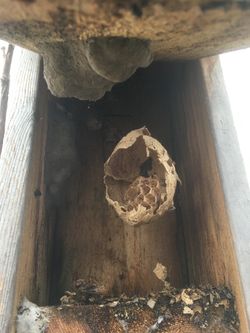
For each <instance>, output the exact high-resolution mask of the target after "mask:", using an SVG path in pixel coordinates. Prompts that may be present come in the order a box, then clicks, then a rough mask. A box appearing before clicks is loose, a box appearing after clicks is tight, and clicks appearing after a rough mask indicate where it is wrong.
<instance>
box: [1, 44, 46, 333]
mask: <svg viewBox="0 0 250 333" xmlns="http://www.w3.org/2000/svg"><path fill="white" fill-rule="evenodd" d="M39 66H40V58H39V56H38V55H36V54H34V53H32V52H28V51H25V50H22V49H20V48H15V51H14V55H13V60H12V66H11V71H10V86H9V98H8V107H7V113H6V123H5V135H4V140H3V148H2V154H1V159H0V193H1V198H0V331H1V332H3V333H9V332H10V331H11V329H12V319H13V313H14V306H15V302H14V300H15V291H16V283H17V275H16V272H17V265H18V261H19V258H20V249H21V235H22V232H23V229H24V225H25V222H26V221H25V218H24V204H25V199H26V196H27V182H28V179H29V177H30V176H31V174H32V170H30V161H31V152H32V142H33V135H34V120H35V117H34V113H35V110H36V97H37V83H38V77H39ZM29 237H33V236H32V234H31V235H29ZM26 255H27V256H29V255H30V253H29V249H27V252H26ZM24 271H25V269H24ZM27 282H28V281H27Z"/></svg>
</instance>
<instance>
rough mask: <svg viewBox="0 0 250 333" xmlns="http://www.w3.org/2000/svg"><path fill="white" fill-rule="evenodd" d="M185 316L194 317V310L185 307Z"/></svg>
mask: <svg viewBox="0 0 250 333" xmlns="http://www.w3.org/2000/svg"><path fill="white" fill-rule="evenodd" d="M183 314H188V315H192V316H193V314H194V311H193V310H192V309H190V307H188V306H184V308H183Z"/></svg>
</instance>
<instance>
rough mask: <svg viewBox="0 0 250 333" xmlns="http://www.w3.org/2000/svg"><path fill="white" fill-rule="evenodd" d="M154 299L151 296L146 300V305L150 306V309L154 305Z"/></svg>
mask: <svg viewBox="0 0 250 333" xmlns="http://www.w3.org/2000/svg"><path fill="white" fill-rule="evenodd" d="M155 304H156V301H155V300H154V299H153V298H150V299H149V300H148V302H147V305H148V306H149V307H150V309H153V308H154V307H155Z"/></svg>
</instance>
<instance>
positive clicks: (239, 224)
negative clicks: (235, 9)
mask: <svg viewBox="0 0 250 333" xmlns="http://www.w3.org/2000/svg"><path fill="white" fill-rule="evenodd" d="M201 65H202V70H203V74H204V78H205V83H206V89H207V95H208V98H209V106H210V121H211V128H212V132H213V138H214V143H215V149H216V155H217V161H218V168H219V172H220V177H221V182H222V188H223V192H224V197H225V204H226V208H227V213H228V218H229V222H230V227H231V233H232V238H233V243H234V249H235V252H236V259H237V268H238V269H239V273H240V278H241V283H242V289H243V292H244V299H243V298H242V300H240V294H238V297H239V299H238V307H239V311H240V313H241V314H242V316H243V314H244V312H245V311H244V309H243V306H244V305H246V309H247V313H248V321H249V322H250V264H249V263H250V242H249V235H250V223H249V221H250V188H249V183H248V180H247V176H246V172H245V169H244V164H243V160H242V156H241V151H240V146H239V142H238V139H237V134H236V131H235V127H234V121H233V116H232V113H231V110H230V104H229V100H228V96H227V91H226V89H225V86H224V84H223V73H222V70H221V66H220V62H219V59H218V58H216V57H214V58H208V59H204V60H202V61H201ZM244 301H245V302H246V303H244ZM244 332H246V330H245V331H244Z"/></svg>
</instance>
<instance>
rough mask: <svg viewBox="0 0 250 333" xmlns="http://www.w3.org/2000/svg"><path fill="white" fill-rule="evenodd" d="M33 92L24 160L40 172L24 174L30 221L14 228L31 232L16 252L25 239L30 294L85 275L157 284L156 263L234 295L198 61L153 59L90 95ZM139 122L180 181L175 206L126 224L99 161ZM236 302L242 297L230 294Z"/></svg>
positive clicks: (183, 279) (140, 285) (117, 285)
mask: <svg viewBox="0 0 250 333" xmlns="http://www.w3.org/2000/svg"><path fill="white" fill-rule="evenodd" d="M41 87H44V83H43V82H41ZM40 91H41V96H40V102H39V108H38V109H39V110H40V111H39V110H38V114H39V112H40V114H41V111H42V112H43V115H44V114H45V113H46V112H45V110H47V117H45V116H44V120H43V128H42V129H41V125H39V126H40V129H39V128H38V129H37V132H36V133H37V134H36V135H37V138H35V139H34V152H33V155H34V156H35V155H36V154H38V151H40V155H39V156H40V164H39V167H37V168H35V166H36V163H37V162H33V167H32V168H33V169H32V170H40V171H39V172H40V177H39V179H38V177H37V176H34V179H36V180H35V181H34V182H33V183H32V182H31V183H32V185H31V187H32V186H33V187H32V195H33V193H35V196H36V201H35V202H36V203H35V205H36V206H34V207H35V208H34V209H33V212H36V214H37V219H38V220H39V221H40V222H39V223H38V224H37V225H38V226H36V230H34V228H35V227H31V226H27V228H29V232H28V233H24V234H26V235H31V234H32V235H35V236H34V237H35V241H34V242H33V245H30V251H29V250H28V249H27V252H26V256H28V255H29V253H32V251H33V249H32V246H33V247H35V252H34V251H33V252H34V253H35V255H34V256H35V257H34V258H33V259H32V260H33V264H29V265H28V264H27V265H26V266H25V268H24V269H26V273H27V272H28V271H29V270H30V280H29V281H30V284H29V288H28V289H29V292H27V288H26V292H27V294H30V298H31V300H32V301H34V302H36V303H38V304H41V305H44V304H46V305H49V304H58V303H59V299H60V297H61V296H62V295H63V294H64V292H65V291H66V290H70V289H71V287H72V284H73V282H74V281H75V280H77V279H86V280H88V279H91V280H95V281H97V282H98V283H100V284H102V285H104V287H105V288H106V290H107V292H108V293H109V294H114V295H119V294H121V293H126V294H128V295H134V294H138V295H143V294H148V293H149V292H150V291H157V290H159V289H160V288H161V283H160V282H159V280H157V278H156V277H155V276H154V274H153V269H154V267H155V265H156V264H157V262H161V263H162V264H164V265H165V266H166V267H167V269H168V273H169V279H170V282H171V283H172V284H173V285H174V286H178V287H183V286H187V285H191V284H195V285H199V284H208V283H209V284H212V285H227V286H229V287H230V288H232V289H233V292H234V293H235V295H236V298H237V295H240V282H239V277H238V272H237V263H236V259H235V255H234V249H233V243H232V237H231V231H230V227H229V223H228V217H227V211H226V208H225V202H224V196H223V190H222V186H221V181H220V176H219V171H218V166H217V159H216V151H215V147H214V142H213V135H212V131H211V128H210V122H209V106H208V103H207V92H206V88H205V84H204V78H203V75H202V70H201V65H200V62H199V61H190V62H180V63H167V62H159V63H154V64H152V65H151V66H150V67H149V68H147V69H141V70H138V71H137V73H136V74H135V75H134V76H133V77H132V78H130V79H129V80H128V81H127V82H125V83H122V84H119V85H117V86H116V87H114V88H113V90H112V91H111V92H110V93H107V94H106V95H105V97H104V98H103V99H102V100H100V101H98V102H96V103H89V102H79V101H76V100H73V99H65V100H64V99H57V98H54V97H52V96H50V95H49V94H48V92H47V89H46V88H43V89H42V88H41V89H40ZM96 121H97V123H96ZM142 126H146V127H147V128H148V129H149V131H150V132H151V134H152V136H153V137H155V138H157V139H158V140H159V141H160V142H161V143H162V144H163V145H164V146H165V147H166V148H167V150H168V152H169V153H170V155H171V157H172V159H173V160H174V161H175V162H176V169H177V172H178V174H179V177H180V179H181V184H179V185H178V188H177V191H176V195H175V207H176V209H175V210H173V211H171V212H169V213H167V214H166V215H165V216H163V217H162V218H161V219H160V220H159V221H157V222H153V223H152V224H148V225H143V226H139V227H131V226H128V225H125V224H124V223H123V222H122V221H120V220H119V218H118V217H117V216H116V215H115V213H114V212H113V210H112V208H110V207H109V206H108V204H107V202H106V200H105V188H104V184H103V164H104V162H105V161H106V159H107V158H108V156H109V155H110V153H111V152H112V150H113V148H114V147H115V145H116V143H117V142H118V141H119V140H120V139H121V137H122V136H123V135H125V134H126V133H128V132H129V131H130V130H132V129H136V128H140V127H142ZM67 137H68V138H67ZM42 145H44V153H41V148H39V147H41V146H42ZM39 149H40V150H39ZM53 154H54V155H53ZM56 154H57V155H56ZM55 156H57V157H56V158H57V161H58V163H53V161H55ZM33 159H34V160H37V158H36V159H35V158H33ZM39 168H40V169H39ZM35 172H38V171H33V174H34V173H35ZM41 174H43V175H44V176H43V175H42V176H41ZM60 175H64V176H60ZM65 175H66V176H65ZM60 177H61V178H60ZM55 179H58V182H57V183H56V184H55V182H54V180H55ZM60 179H63V181H62V182H61V183H60ZM35 183H36V187H37V189H38V191H36V192H34V189H35V188H34V184H35ZM51 193H52V194H51ZM32 228H33V229H32ZM26 237H29V236H26ZM27 243H28V242H27ZM34 244H35V246H34ZM25 260H26V261H27V258H26V259H25ZM32 260H30V262H31V261H32ZM26 276H27V274H26ZM21 289H22V288H21ZM237 306H238V308H241V307H242V306H243V305H242V301H241V300H240V297H238V299H237ZM242 313H243V312H242Z"/></svg>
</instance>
